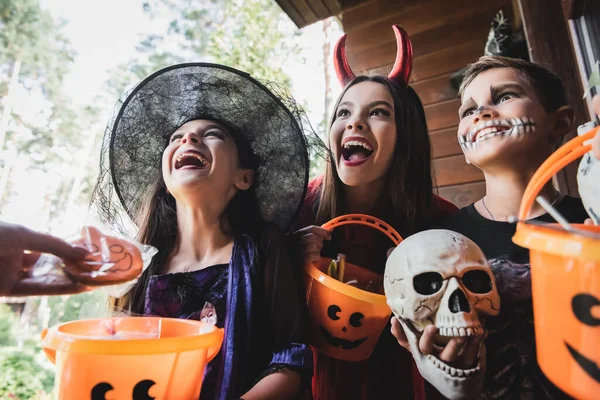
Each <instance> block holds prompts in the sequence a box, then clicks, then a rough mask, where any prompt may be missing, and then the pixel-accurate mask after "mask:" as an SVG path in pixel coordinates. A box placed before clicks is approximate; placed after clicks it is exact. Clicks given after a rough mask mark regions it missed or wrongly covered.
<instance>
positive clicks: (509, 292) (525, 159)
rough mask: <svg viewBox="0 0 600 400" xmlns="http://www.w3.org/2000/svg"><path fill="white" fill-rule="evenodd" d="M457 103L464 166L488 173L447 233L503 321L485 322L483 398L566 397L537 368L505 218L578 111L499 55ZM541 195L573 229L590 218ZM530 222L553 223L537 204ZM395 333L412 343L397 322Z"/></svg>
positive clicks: (544, 78) (470, 72) (520, 256)
mask: <svg viewBox="0 0 600 400" xmlns="http://www.w3.org/2000/svg"><path fill="white" fill-rule="evenodd" d="M459 94H460V96H461V103H462V104H461V107H460V110H459V116H460V125H459V128H458V141H459V143H460V145H461V148H462V150H463V153H464V154H465V158H466V161H467V162H468V163H470V164H473V165H475V166H476V167H477V168H479V169H481V170H482V171H483V173H484V176H485V182H486V195H485V196H484V197H483V198H482V199H480V200H479V201H477V202H475V203H474V204H471V205H469V206H467V207H465V208H463V209H461V210H460V211H459V212H458V213H456V214H455V215H453V216H452V217H450V218H449V220H447V221H446V222H445V223H444V224H442V225H441V227H443V228H445V229H449V230H453V231H456V232H459V233H461V234H463V235H465V236H467V237H468V238H470V239H471V240H473V241H474V242H475V243H476V244H477V245H478V246H479V247H480V248H481V249H482V250H483V252H484V254H485V256H486V257H487V258H488V259H489V262H490V266H491V267H492V270H493V273H494V275H495V277H496V283H497V288H498V292H499V293H500V297H501V299H502V308H501V309H500V314H499V315H498V316H497V317H493V318H489V319H488V324H487V328H488V332H489V336H488V339H487V340H486V346H487V361H488V363H487V364H488V365H487V373H486V378H485V384H484V388H483V393H481V394H480V398H495V399H515V398H517V399H557V398H566V397H567V396H565V395H564V394H563V393H562V392H560V390H558V389H557V388H556V387H554V385H552V383H550V382H549V381H548V380H547V379H546V378H545V377H544V375H543V374H542V372H541V371H540V369H539V366H538V365H537V361H536V355H535V337H534V327H533V310H532V303H531V276H530V269H529V251H528V250H527V249H524V248H521V247H519V246H517V245H515V244H514V243H513V242H512V237H513V235H514V233H515V229H516V225H515V224H512V223H509V222H508V219H509V217H510V216H512V215H518V210H519V206H520V204H521V200H522V196H523V193H524V191H525V188H526V186H527V184H528V183H529V181H530V179H531V177H532V176H533V174H534V173H535V171H536V170H537V169H538V168H539V166H540V165H541V164H542V162H544V161H545V160H546V159H547V158H548V157H549V156H550V155H551V154H552V153H553V151H554V150H555V149H556V147H557V146H558V145H559V144H560V141H561V139H562V138H563V136H564V135H565V134H567V133H568V132H569V131H570V130H571V128H572V125H573V121H574V111H573V109H572V108H571V107H570V106H569V105H568V102H567V96H566V90H565V87H564V83H563V82H562V80H561V79H560V78H559V77H558V76H557V75H555V74H554V73H552V72H550V71H549V70H547V69H546V68H544V67H542V66H540V65H537V64H534V63H531V62H528V61H523V60H517V59H510V58H505V57H499V56H488V57H482V58H480V59H479V61H478V62H476V63H474V64H472V65H470V66H469V68H468V69H467V71H466V74H465V79H464V81H463V83H462V85H461V88H460V90H459ZM540 195H541V196H543V197H544V198H545V199H546V200H547V201H548V202H549V203H551V204H552V205H553V206H554V207H555V208H556V209H557V210H558V211H559V212H560V213H561V214H562V215H563V216H565V217H566V218H567V219H568V220H569V221H570V222H574V223H582V222H584V220H585V219H586V218H587V214H586V212H585V209H584V207H583V204H582V203H581V200H580V199H576V198H573V197H569V196H564V195H561V194H560V193H559V192H558V191H557V190H556V189H555V188H554V187H553V186H552V184H550V183H549V184H548V185H546V187H544V188H543V190H542V191H540ZM528 219H535V220H539V221H544V222H554V221H553V219H552V217H550V216H549V215H548V214H546V213H545V211H544V210H543V209H542V208H541V206H539V205H535V206H534V207H532V209H531V212H530V214H529V216H528ZM392 331H393V333H394V335H395V336H396V337H397V338H398V339H399V342H400V343H401V344H403V345H404V344H406V339H405V337H404V333H403V332H402V330H401V328H400V327H399V325H398V324H397V323H394V326H393V327H392ZM432 338H433V335H426V334H424V335H423V336H422V337H421V340H420V347H421V348H427V347H428V344H429V343H430V342H432ZM444 350H445V349H441V350H440V351H444ZM459 354H460V352H454V354H452V357H450V358H451V359H450V360H447V361H449V362H448V363H449V364H452V362H453V361H454V362H456V363H459V362H461V358H460V356H459Z"/></svg>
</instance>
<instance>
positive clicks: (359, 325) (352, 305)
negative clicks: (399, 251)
mask: <svg viewBox="0 0 600 400" xmlns="http://www.w3.org/2000/svg"><path fill="white" fill-rule="evenodd" d="M351 224H357V225H364V226H369V227H371V228H373V229H376V230H378V231H380V232H382V233H384V234H385V235H386V236H387V237H388V238H390V240H391V241H392V242H393V243H394V244H395V245H398V244H399V243H400V242H401V241H402V237H401V236H400V234H399V233H398V232H396V230H395V229H394V228H392V227H391V226H390V225H388V224H386V223H385V222H384V221H382V220H380V219H378V218H375V217H371V216H368V215H363V214H347V215H342V216H340V217H337V218H334V219H332V220H331V221H329V222H327V223H325V224H324V225H323V226H322V228H324V229H327V230H330V231H331V230H333V229H335V228H336V227H338V226H342V225H351ZM331 261H332V260H331V258H325V257H322V258H321V259H320V261H319V262H318V263H309V264H307V265H306V266H305V269H304V271H305V275H304V277H305V279H304V283H305V286H306V302H307V305H308V314H309V319H310V325H311V329H312V341H311V343H312V345H313V346H314V347H315V348H316V349H317V350H319V351H320V352H322V353H325V354H327V355H328V356H330V357H334V358H337V359H339V360H344V361H362V360H366V359H367V358H369V356H370V355H371V352H372V351H373V348H374V347H375V344H376V343H377V341H378V340H379V336H381V332H383V329H384V328H385V326H386V325H387V323H388V321H389V319H390V316H391V315H392V311H391V310H390V308H389V307H388V305H387V302H386V300H385V295H384V294H383V277H382V276H380V275H377V274H376V273H374V272H371V271H369V270H367V269H364V268H361V267H359V266H356V265H353V264H350V263H348V262H346V263H345V276H346V277H348V278H350V277H352V280H355V281H356V282H357V283H358V285H359V286H362V287H365V288H366V287H367V286H372V285H370V283H371V284H372V283H374V282H380V283H381V285H375V286H380V290H379V291H377V290H375V293H374V292H370V291H367V290H362V289H359V288H358V287H354V286H351V285H348V284H346V283H343V282H340V281H339V280H337V279H335V278H332V277H331V276H329V275H327V273H325V271H327V269H328V267H329V264H330V263H331ZM384 267H385V266H383V265H382V266H381V270H382V271H383V269H384ZM377 292H379V293H377Z"/></svg>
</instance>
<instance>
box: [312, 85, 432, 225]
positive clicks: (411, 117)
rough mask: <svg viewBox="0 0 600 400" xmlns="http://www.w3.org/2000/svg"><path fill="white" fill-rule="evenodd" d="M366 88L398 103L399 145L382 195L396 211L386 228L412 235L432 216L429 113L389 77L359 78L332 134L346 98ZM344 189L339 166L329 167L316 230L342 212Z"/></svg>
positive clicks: (389, 217) (341, 97)
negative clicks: (370, 85)
mask: <svg viewBox="0 0 600 400" xmlns="http://www.w3.org/2000/svg"><path fill="white" fill-rule="evenodd" d="M361 82H376V83H379V84H381V85H384V86H385V87H386V88H387V89H388V90H389V92H390V94H391V95H392V98H393V100H394V111H395V120H396V134H397V139H396V146H395V147H394V156H393V158H392V163H391V165H390V169H389V172H388V173H387V174H386V178H385V184H384V189H383V193H382V194H381V195H382V196H385V201H386V205H387V209H388V210H390V211H391V215H388V216H386V218H388V219H389V221H387V222H389V223H391V224H392V225H393V226H394V227H396V228H397V229H400V230H401V233H402V234H403V235H408V234H410V233H413V232H415V231H416V230H417V229H419V228H421V227H422V226H425V225H426V224H427V223H428V222H429V221H430V218H431V217H430V216H431V211H432V191H433V179H432V171H431V143H430V141H429V135H428V134H427V123H426V121H425V111H424V110H423V105H422V103H421V100H420V99H419V96H417V94H416V93H415V91H414V90H413V89H412V88H411V87H410V86H408V85H399V84H398V83H396V82H395V81H392V80H390V79H389V78H386V77H384V76H358V77H357V78H355V79H354V80H352V81H351V82H350V83H349V84H348V85H347V86H346V87H345V88H344V90H343V91H342V93H341V95H340V96H339V98H338V100H337V101H336V105H335V107H334V109H333V115H332V117H331V122H330V124H329V129H331V126H332V125H333V123H334V121H335V118H336V111H337V108H338V105H339V103H340V102H341V100H342V99H343V97H344V95H345V93H346V92H347V91H348V89H349V88H351V87H352V86H354V85H357V84H359V83H361ZM343 185H344V184H343V183H342V181H341V180H340V178H339V175H338V173H337V170H336V167H335V163H334V162H328V163H327V166H326V171H325V176H324V178H323V184H322V186H321V194H320V199H319V204H318V208H317V217H316V223H317V224H319V225H321V224H323V223H325V222H327V221H328V220H330V219H332V218H334V217H336V216H338V215H340V213H342V212H343V210H342V204H343V196H344V191H343Z"/></svg>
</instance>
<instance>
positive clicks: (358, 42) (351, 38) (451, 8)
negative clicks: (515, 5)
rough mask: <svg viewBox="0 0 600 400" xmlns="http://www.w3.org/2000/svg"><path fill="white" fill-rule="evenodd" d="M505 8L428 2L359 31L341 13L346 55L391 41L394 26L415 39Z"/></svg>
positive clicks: (493, 2) (494, 0) (489, 1)
mask: <svg viewBox="0 0 600 400" xmlns="http://www.w3.org/2000/svg"><path fill="white" fill-rule="evenodd" d="M507 4H510V0H486V1H482V2H473V1H471V0H454V1H439V0H433V1H431V0H430V1H427V2H424V3H423V4H421V5H419V6H418V7H416V6H410V7H407V8H406V9H403V8H402V6H401V5H400V6H399V8H396V9H395V10H397V11H398V12H394V8H390V9H389V10H387V12H385V11H384V12H382V13H381V17H383V19H382V20H369V22H370V23H369V24H368V25H363V26H361V27H360V28H355V27H353V26H352V25H351V24H349V23H348V20H347V18H346V15H347V14H348V13H349V12H344V16H345V17H344V19H343V21H342V22H343V25H344V31H345V32H346V33H348V40H347V42H346V46H348V52H359V51H361V50H368V49H371V48H373V47H376V46H378V45H379V44H380V43H381V42H382V41H393V40H394V34H393V32H392V29H391V26H392V25H393V24H400V25H402V27H403V28H404V29H405V30H406V31H407V32H408V33H409V34H410V35H411V36H414V35H416V34H418V33H421V32H425V31H428V30H431V29H435V28H440V27H444V26H447V25H449V24H452V23H455V22H460V21H462V22H463V23H469V22H470V21H471V20H472V19H473V17H474V16H475V15H477V14H478V13H480V12H482V11H484V10H496V11H497V10H499V9H500V8H501V7H503V6H505V5H507ZM491 22H492V21H491V20H489V21H488V23H489V24H491ZM488 26H489V25H488ZM486 36H487V35H486ZM386 38H388V39H386Z"/></svg>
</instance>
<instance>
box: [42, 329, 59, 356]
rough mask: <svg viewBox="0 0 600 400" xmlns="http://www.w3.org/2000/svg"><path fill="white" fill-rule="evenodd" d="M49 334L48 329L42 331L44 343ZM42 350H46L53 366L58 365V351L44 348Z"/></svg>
mask: <svg viewBox="0 0 600 400" xmlns="http://www.w3.org/2000/svg"><path fill="white" fill-rule="evenodd" d="M47 334H48V328H44V330H42V341H43V340H44V338H45V337H46V335H47ZM42 349H43V350H44V353H46V357H48V360H50V362H51V363H52V364H56V350H52V349H49V348H47V347H42Z"/></svg>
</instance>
